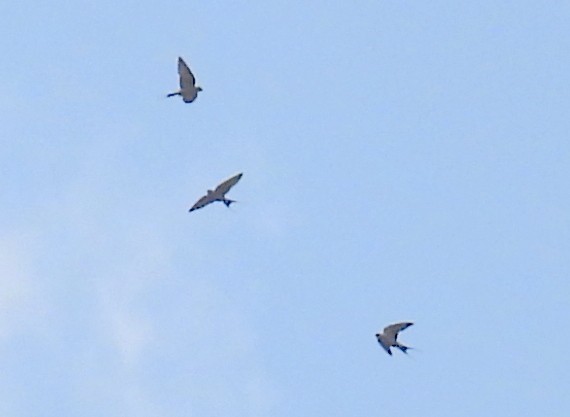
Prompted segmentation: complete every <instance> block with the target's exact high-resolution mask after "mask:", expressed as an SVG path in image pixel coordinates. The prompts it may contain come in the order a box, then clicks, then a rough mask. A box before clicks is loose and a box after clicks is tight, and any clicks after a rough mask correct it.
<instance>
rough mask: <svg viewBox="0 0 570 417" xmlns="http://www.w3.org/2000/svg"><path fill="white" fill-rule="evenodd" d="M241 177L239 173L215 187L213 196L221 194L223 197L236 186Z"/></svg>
mask: <svg viewBox="0 0 570 417" xmlns="http://www.w3.org/2000/svg"><path fill="white" fill-rule="evenodd" d="M242 175H243V173H239V174H237V175H234V176H233V177H231V178H230V179H228V180H225V181H224V182H222V183H221V184H220V185H218V186H217V187H216V190H215V191H214V193H215V194H218V195H219V194H221V195H225V194H226V193H227V192H228V191H230V189H231V188H232V187H233V186H234V185H236V184H237V182H238V181H239V180H240V178H241V176H242Z"/></svg>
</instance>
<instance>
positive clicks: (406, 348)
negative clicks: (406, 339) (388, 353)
mask: <svg viewBox="0 0 570 417" xmlns="http://www.w3.org/2000/svg"><path fill="white" fill-rule="evenodd" d="M396 347H397V348H398V349H400V350H401V351H402V352H404V353H405V354H406V355H407V354H408V352H407V351H408V349H413V348H412V347H409V346H404V345H397V346H396Z"/></svg>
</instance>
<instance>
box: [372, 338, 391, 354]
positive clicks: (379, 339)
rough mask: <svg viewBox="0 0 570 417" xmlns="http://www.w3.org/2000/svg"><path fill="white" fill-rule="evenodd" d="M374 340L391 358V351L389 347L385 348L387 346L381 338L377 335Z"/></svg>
mask: <svg viewBox="0 0 570 417" xmlns="http://www.w3.org/2000/svg"><path fill="white" fill-rule="evenodd" d="M376 339H378V344H379V345H380V346H382V347H383V348H384V350H385V351H386V352H387V353H388V355H390V356H392V351H391V350H390V346H387V345H386V344H385V343H384V342H383V341H382V337H381V336H380V335H377V336H376Z"/></svg>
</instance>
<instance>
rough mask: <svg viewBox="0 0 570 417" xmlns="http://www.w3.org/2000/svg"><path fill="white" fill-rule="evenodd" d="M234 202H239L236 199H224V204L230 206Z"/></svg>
mask: <svg viewBox="0 0 570 417" xmlns="http://www.w3.org/2000/svg"><path fill="white" fill-rule="evenodd" d="M232 203H237V201H235V200H229V199H227V198H226V199H224V204H225V205H226V207H229V206H230V205H231V204H232Z"/></svg>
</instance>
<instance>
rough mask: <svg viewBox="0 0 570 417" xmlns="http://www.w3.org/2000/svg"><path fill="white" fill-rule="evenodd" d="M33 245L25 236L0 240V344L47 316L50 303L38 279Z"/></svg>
mask: <svg viewBox="0 0 570 417" xmlns="http://www.w3.org/2000/svg"><path fill="white" fill-rule="evenodd" d="M32 242H33V240H32V239H31V238H28V237H24V236H18V237H15V236H10V237H4V238H0V341H3V340H4V341H6V340H8V339H9V338H10V336H11V335H13V334H15V333H21V332H23V331H25V330H29V328H30V326H33V325H38V324H39V323H40V321H41V320H42V317H44V316H45V312H46V304H45V302H44V301H43V300H42V299H41V297H40V289H39V283H38V282H37V280H34V274H33V259H32V256H31V255H30V253H31V252H32V248H31V247H32ZM36 330H39V327H38V326H36Z"/></svg>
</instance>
